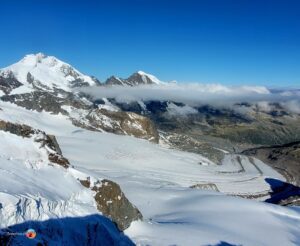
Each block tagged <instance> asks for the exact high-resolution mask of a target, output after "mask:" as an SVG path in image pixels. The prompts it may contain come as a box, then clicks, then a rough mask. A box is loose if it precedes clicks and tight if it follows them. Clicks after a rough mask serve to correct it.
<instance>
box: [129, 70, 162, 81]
mask: <svg viewBox="0 0 300 246" xmlns="http://www.w3.org/2000/svg"><path fill="white" fill-rule="evenodd" d="M135 74H138V75H140V76H141V78H142V80H143V81H144V82H145V84H148V83H149V81H151V82H152V84H162V83H163V82H162V81H160V80H159V79H158V78H157V77H155V76H154V75H152V74H148V73H145V72H143V71H137V72H136V73H135ZM135 74H133V75H135Z"/></svg>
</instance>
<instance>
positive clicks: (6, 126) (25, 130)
mask: <svg viewBox="0 0 300 246" xmlns="http://www.w3.org/2000/svg"><path fill="white" fill-rule="evenodd" d="M0 130H2V131H5V132H9V133H12V134H15V135H18V136H21V137H25V138H29V137H31V136H32V135H33V134H35V133H36V131H35V130H34V129H33V128H31V127H30V126H27V125H23V124H22V125H21V124H15V123H11V122H7V121H3V120H0Z"/></svg>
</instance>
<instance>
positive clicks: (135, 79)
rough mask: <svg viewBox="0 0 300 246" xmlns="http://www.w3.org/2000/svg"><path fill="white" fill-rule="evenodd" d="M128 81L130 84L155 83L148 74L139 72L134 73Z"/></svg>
mask: <svg viewBox="0 0 300 246" xmlns="http://www.w3.org/2000/svg"><path fill="white" fill-rule="evenodd" d="M127 81H128V82H129V84H131V85H143V84H144V85H150V84H154V83H153V81H152V80H151V79H150V78H148V77H147V76H142V75H141V74H139V73H134V74H132V75H131V76H130V77H129V78H128V79H127Z"/></svg>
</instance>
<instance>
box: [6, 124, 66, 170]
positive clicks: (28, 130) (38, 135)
mask: <svg viewBox="0 0 300 246" xmlns="http://www.w3.org/2000/svg"><path fill="white" fill-rule="evenodd" d="M0 130H2V131H6V132H9V133H11V134H15V135H17V136H20V137H23V138H31V137H33V140H34V141H35V142H37V143H40V148H45V149H46V151H47V152H48V159H49V161H50V162H52V163H55V164H58V165H60V166H62V167H64V168H68V167H69V166H70V163H69V161H68V159H66V158H65V157H64V156H63V155H62V152H61V149H60V147H59V145H58V143H57V140H56V138H55V136H53V135H48V134H46V133H45V132H43V131H41V130H38V129H33V128H32V127H30V126H28V125H24V124H17V123H11V122H7V121H3V120H0Z"/></svg>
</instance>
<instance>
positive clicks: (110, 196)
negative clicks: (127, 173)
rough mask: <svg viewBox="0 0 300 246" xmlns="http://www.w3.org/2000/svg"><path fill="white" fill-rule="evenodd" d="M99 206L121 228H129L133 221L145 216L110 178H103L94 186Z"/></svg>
mask: <svg viewBox="0 0 300 246" xmlns="http://www.w3.org/2000/svg"><path fill="white" fill-rule="evenodd" d="M92 190H93V191H95V192H96V195H95V200H96V202H97V208H98V210H99V211H101V212H102V213H103V214H104V215H105V216H107V217H109V218H110V219H111V220H112V221H114V222H115V223H116V224H117V226H118V228H119V230H121V231H124V230H125V229H127V228H128V227H129V226H130V224H131V222H133V221H135V220H141V219H142V218H143V216H142V214H141V212H140V211H139V210H138V209H137V208H136V207H135V206H134V205H133V204H132V203H130V201H129V200H128V199H127V198H126V196H125V195H124V193H123V192H122V190H121V188H120V186H119V185H118V184H116V183H115V182H113V181H110V180H106V179H105V180H102V181H101V182H98V184H96V185H95V186H94V187H93V188H92Z"/></svg>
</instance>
